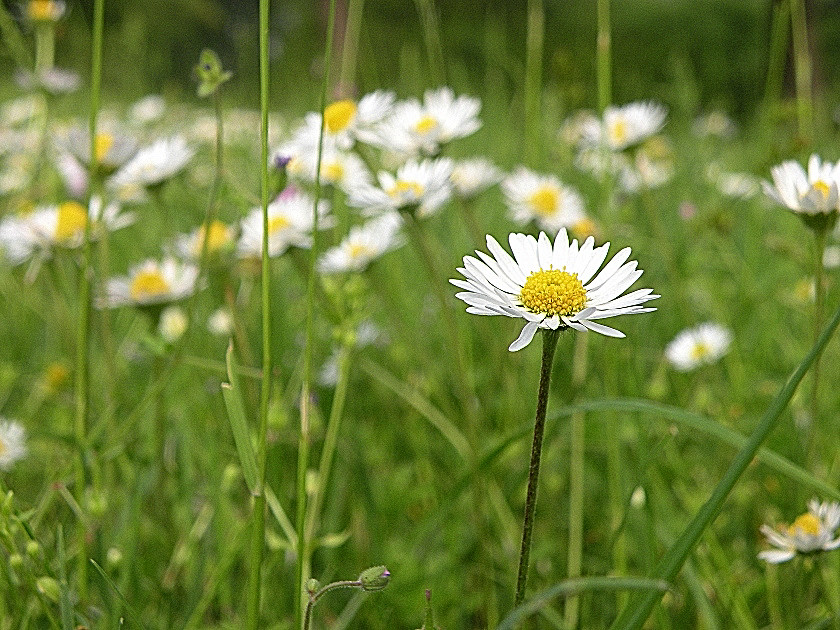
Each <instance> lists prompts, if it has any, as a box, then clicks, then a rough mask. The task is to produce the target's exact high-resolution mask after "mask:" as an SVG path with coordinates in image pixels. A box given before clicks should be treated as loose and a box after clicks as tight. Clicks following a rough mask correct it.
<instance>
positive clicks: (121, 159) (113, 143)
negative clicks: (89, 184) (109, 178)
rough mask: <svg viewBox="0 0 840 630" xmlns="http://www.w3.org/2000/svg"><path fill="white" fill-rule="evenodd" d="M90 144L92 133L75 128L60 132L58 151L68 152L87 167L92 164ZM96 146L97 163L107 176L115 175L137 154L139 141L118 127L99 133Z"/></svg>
mask: <svg viewBox="0 0 840 630" xmlns="http://www.w3.org/2000/svg"><path fill="white" fill-rule="evenodd" d="M90 144H91V143H90V133H89V132H88V130H87V129H82V128H81V127H74V128H72V129H70V130H69V131H65V132H59V135H58V140H57V145H58V149H59V150H62V149H64V150H66V151H68V152H69V153H70V154H71V155H72V156H73V157H75V158H76V159H77V160H79V161H80V162H81V163H82V164H84V165H85V166H88V165H89V164H90V156H91V150H90V149H91V147H90ZM94 145H95V146H94V153H95V155H96V161H97V163H98V164H99V167H100V169H101V170H102V172H103V173H105V174H110V173H113V172H114V171H115V170H116V169H118V168H119V167H120V166H122V165H123V164H125V163H126V162H127V161H128V160H130V159H131V158H132V157H133V156H134V154H135V153H136V152H137V140H135V139H134V138H133V137H132V136H130V135H128V134H126V133H124V132H123V131H122V130H120V129H119V128H117V127H113V128H111V129H108V130H106V129H103V130H102V131H99V132H97V134H96V142H95V143H94Z"/></svg>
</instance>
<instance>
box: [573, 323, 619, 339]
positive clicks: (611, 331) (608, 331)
mask: <svg viewBox="0 0 840 630" xmlns="http://www.w3.org/2000/svg"><path fill="white" fill-rule="evenodd" d="M580 323H581V324H583V325H584V326H586V327H587V328H588V329H589V330H591V331H593V332H596V333H601V334H602V335H606V336H607V337H618V338H619V339H620V338H623V337H626V336H627V335H625V334H624V333H623V332H621V331H620V330H616V329H615V328H610V327H609V326H604V325H603V324H596V323H595V322H591V321H589V320H588V319H584V320H581V322H580Z"/></svg>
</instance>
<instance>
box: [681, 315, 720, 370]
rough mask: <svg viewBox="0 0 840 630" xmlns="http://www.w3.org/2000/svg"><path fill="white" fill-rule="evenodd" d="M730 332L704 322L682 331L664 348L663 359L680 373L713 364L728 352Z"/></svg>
mask: <svg viewBox="0 0 840 630" xmlns="http://www.w3.org/2000/svg"><path fill="white" fill-rule="evenodd" d="M731 344H732V331H731V330H729V329H728V328H726V327H724V326H721V325H720V324H715V323H714V322H706V323H704V324H700V325H699V326H697V327H696V328H689V329H687V330H683V331H682V332H681V333H679V334H678V335H677V336H676V337H674V339H673V340H672V341H671V342H670V343H669V344H668V345H667V346H666V347H665V358H666V359H668V362H669V363H670V364H671V365H673V366H674V368H676V369H677V370H679V371H680V372H687V371H689V370H693V369H694V368H696V367H699V366H701V365H706V364H709V363H714V362H715V361H717V360H718V359H720V358H721V357H722V356H723V355H725V354H726V353H727V352H728V351H729V346H730V345H731Z"/></svg>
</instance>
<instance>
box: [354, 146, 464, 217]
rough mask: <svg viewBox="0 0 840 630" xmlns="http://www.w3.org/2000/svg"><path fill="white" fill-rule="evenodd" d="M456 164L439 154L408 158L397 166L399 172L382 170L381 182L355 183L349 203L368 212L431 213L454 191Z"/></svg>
mask: <svg viewBox="0 0 840 630" xmlns="http://www.w3.org/2000/svg"><path fill="white" fill-rule="evenodd" d="M452 166H453V165H452V160H450V159H449V158H438V159H435V160H423V161H422V162H417V161H415V160H411V161H409V162H406V163H405V164H403V165H402V166H401V167H400V168H399V169H397V173H396V175H392V174H391V173H389V172H387V171H380V172H379V175H378V184H379V185H378V186H375V185H371V184H360V185H359V186H354V187H353V188H351V190H350V195H349V198H348V203H349V204H350V205H351V206H355V207H357V208H362V209H363V210H364V211H365V212H366V213H368V214H376V213H379V212H387V211H392V210H408V211H413V212H415V213H416V214H417V216H428V215H430V214H432V213H434V212H435V211H436V210H437V209H439V208H440V207H441V206H442V205H443V204H444V203H446V201H448V199H449V197H450V195H451V194H452V189H451V187H450V183H449V182H450V176H451V174H452Z"/></svg>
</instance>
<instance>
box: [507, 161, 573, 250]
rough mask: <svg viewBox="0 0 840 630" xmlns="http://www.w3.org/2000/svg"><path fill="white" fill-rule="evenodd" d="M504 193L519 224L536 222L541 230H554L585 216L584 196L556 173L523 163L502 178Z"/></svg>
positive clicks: (513, 217)
mask: <svg viewBox="0 0 840 630" xmlns="http://www.w3.org/2000/svg"><path fill="white" fill-rule="evenodd" d="M502 192H503V193H504V195H505V201H507V205H508V208H509V210H510V213H511V218H512V219H513V220H514V221H516V222H517V223H519V224H520V225H525V224H527V223H528V222H530V221H534V222H535V223H536V224H537V226H538V227H539V229H541V230H546V231H548V232H552V233H554V232H557V230H559V229H560V228H563V227H569V226H571V225H574V224H575V223H577V222H579V221H580V220H582V219H583V218H584V217H585V214H584V211H583V199H582V198H581V196H580V195H579V194H578V193H577V191H576V190H575V189H574V188H571V187H570V186H566V185H564V184H563V183H561V182H560V180H559V179H557V178H556V177H555V176H553V175H542V174H539V173H535V172H534V171H532V170H530V169H527V168H525V167H523V166H520V167H519V168H517V169H516V170H515V171H514V172H513V174H511V175H509V176H508V177H506V178H505V179H504V180H503V181H502Z"/></svg>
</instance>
